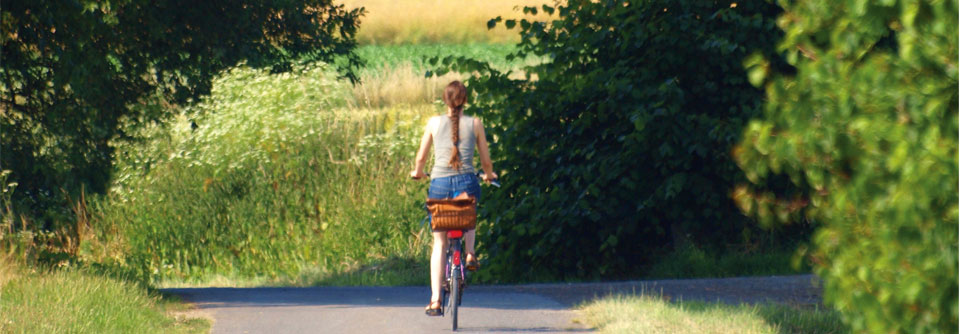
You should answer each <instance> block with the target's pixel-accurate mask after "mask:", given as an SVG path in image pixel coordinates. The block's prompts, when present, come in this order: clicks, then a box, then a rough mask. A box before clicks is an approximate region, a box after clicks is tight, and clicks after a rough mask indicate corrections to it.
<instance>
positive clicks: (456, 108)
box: [443, 80, 467, 170]
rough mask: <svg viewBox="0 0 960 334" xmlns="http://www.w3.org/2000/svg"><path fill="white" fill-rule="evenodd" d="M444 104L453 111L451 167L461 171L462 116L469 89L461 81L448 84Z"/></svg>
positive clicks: (451, 123)
mask: <svg viewBox="0 0 960 334" xmlns="http://www.w3.org/2000/svg"><path fill="white" fill-rule="evenodd" d="M443 102H444V103H446V104H447V106H448V107H450V109H451V110H452V111H453V115H451V116H450V125H452V126H453V128H451V130H452V131H450V132H451V133H453V138H452V139H453V155H452V157H451V158H450V167H451V168H453V169H456V170H460V167H462V166H463V163H462V162H461V161H460V114H461V113H463V105H464V104H465V103H467V87H464V86H463V83H461V82H460V81H457V80H454V81H453V82H450V83H449V84H447V88H445V89H444V90H443Z"/></svg>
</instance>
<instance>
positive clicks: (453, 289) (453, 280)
mask: <svg viewBox="0 0 960 334" xmlns="http://www.w3.org/2000/svg"><path fill="white" fill-rule="evenodd" d="M458 306H460V267H459V266H457V267H454V268H453V271H452V272H451V274H450V318H451V319H453V330H457V308H458Z"/></svg>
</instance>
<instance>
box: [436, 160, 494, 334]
mask: <svg viewBox="0 0 960 334" xmlns="http://www.w3.org/2000/svg"><path fill="white" fill-rule="evenodd" d="M427 176H428V177H429V176H430V174H427ZM482 176H483V173H482V172H481V173H477V177H482ZM490 185H492V186H495V187H497V188H499V187H500V182H497V180H491V181H490ZM457 195H458V194H454V196H453V197H456V196H457ZM427 218H429V214H428V215H427ZM464 233H466V230H448V231H447V242H448V246H447V251H446V261H445V263H446V265H445V266H444V271H443V272H444V283H443V284H442V287H441V289H440V300H441V303H440V314H441V315H442V316H444V317H445V316H446V315H447V313H448V311H447V310H448V309H449V313H450V318H451V323H452V325H453V326H452V327H453V330H454V331H456V330H457V321H458V317H457V313H458V308H459V306H460V304H461V303H462V302H463V290H464V289H465V288H466V287H467V284H466V281H467V270H464V269H465V268H464V266H463V263H464V262H465V259H464V255H463V235H464Z"/></svg>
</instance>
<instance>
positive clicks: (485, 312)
mask: <svg viewBox="0 0 960 334" xmlns="http://www.w3.org/2000/svg"><path fill="white" fill-rule="evenodd" d="M165 291H166V292H171V293H175V294H178V295H181V296H182V297H183V298H184V299H186V300H188V301H191V302H193V303H196V305H197V306H198V307H199V308H200V309H201V310H203V311H204V312H207V313H209V314H210V315H211V316H212V317H213V318H214V325H213V333H214V334H217V333H269V334H279V333H439V332H449V331H450V330H451V319H450V317H428V316H426V315H424V313H423V308H424V307H425V306H426V305H427V301H428V300H429V298H430V292H429V290H428V288H427V287H311V288H196V289H168V290H165ZM459 313H460V316H459V330H458V331H459V332H466V333H476V332H483V333H488V332H495V333H496V332H500V333H524V332H532V333H561V332H583V331H586V330H585V329H584V327H583V326H580V325H578V324H576V323H574V322H573V319H574V317H575V314H574V312H573V311H571V310H570V309H569V308H568V307H567V306H566V305H563V304H561V303H559V302H557V301H556V300H554V299H551V298H548V297H545V296H542V295H538V294H533V293H516V292H507V291H501V290H500V289H489V288H484V287H477V288H474V287H469V288H467V290H465V291H464V301H463V304H462V306H461V307H460V312H459Z"/></svg>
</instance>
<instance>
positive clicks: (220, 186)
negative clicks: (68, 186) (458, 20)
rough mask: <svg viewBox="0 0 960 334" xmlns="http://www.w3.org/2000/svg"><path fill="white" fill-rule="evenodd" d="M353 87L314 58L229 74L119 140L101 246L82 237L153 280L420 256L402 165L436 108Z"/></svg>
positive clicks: (413, 202) (334, 268)
mask: <svg viewBox="0 0 960 334" xmlns="http://www.w3.org/2000/svg"><path fill="white" fill-rule="evenodd" d="M350 98H351V97H350V92H349V87H348V86H346V84H344V83H343V82H339V81H335V80H334V74H333V73H331V72H330V71H329V70H327V69H326V68H325V67H323V66H319V65H318V66H308V67H305V68H302V69H299V70H297V71H295V72H294V73H287V74H270V73H267V72H265V71H260V70H253V69H249V68H238V69H234V70H232V71H230V72H228V73H226V74H225V75H223V76H222V77H221V78H219V79H217V80H216V82H215V84H214V89H213V91H212V93H211V95H210V97H208V98H206V99H205V100H204V101H202V102H200V103H199V104H197V105H196V106H194V107H192V108H190V109H189V110H187V111H185V112H184V113H183V114H182V115H181V116H180V117H178V118H176V119H173V120H171V121H170V122H168V123H166V124H161V125H158V126H156V127H154V128H149V129H144V130H143V133H141V135H142V136H143V137H145V138H146V140H145V141H144V142H143V143H142V144H129V145H120V146H119V147H118V150H117V159H116V161H117V162H118V167H117V182H116V186H115V187H114V188H113V189H112V190H111V192H110V195H109V196H108V197H105V198H102V199H101V200H100V201H99V202H98V203H96V205H95V206H94V207H95V211H96V212H97V213H96V215H95V220H96V222H95V224H94V225H95V226H97V230H98V235H99V238H98V240H99V242H100V244H98V245H94V246H90V247H87V249H101V248H120V249H122V250H121V251H118V252H114V253H115V254H118V256H119V258H117V259H115V261H113V263H114V264H115V265H118V266H126V267H130V268H134V269H135V270H136V273H137V275H138V276H140V277H141V278H143V279H147V280H150V281H152V282H159V281H162V280H202V279H203V278H205V277H211V276H216V275H225V276H235V277H256V276H262V277H266V278H267V279H279V278H280V277H284V276H285V277H293V276H297V275H299V274H300V272H301V271H302V270H303V269H305V268H312V270H314V271H319V272H327V273H343V272H351V271H354V270H356V269H358V268H360V267H362V266H363V265H366V264H369V263H375V262H377V261H381V260H384V259H387V258H388V257H399V258H407V259H412V258H425V255H424V254H425V250H426V242H425V241H424V240H423V234H421V233H420V230H419V221H420V218H421V217H422V216H423V211H422V209H421V207H420V206H421V205H422V203H418V201H422V197H423V194H424V193H425V187H426V185H425V184H422V183H417V182H411V181H409V180H408V179H407V178H406V177H405V172H406V171H408V170H409V168H410V167H411V166H412V155H413V153H414V150H415V149H416V145H418V139H419V134H420V132H419V131H421V129H422V126H423V124H424V123H425V119H424V117H425V116H427V115H431V114H433V113H436V112H437V109H435V108H434V107H433V106H430V105H419V106H412V107H411V106H406V107H390V108H380V109H346V108H344V107H345V106H347V105H349V103H350ZM109 245H112V246H109ZM108 253H109V252H90V253H88V254H93V256H96V255H103V254H108ZM99 260H100V261H107V262H110V261H112V260H111V259H110V258H107V259H103V258H100V259H99Z"/></svg>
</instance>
